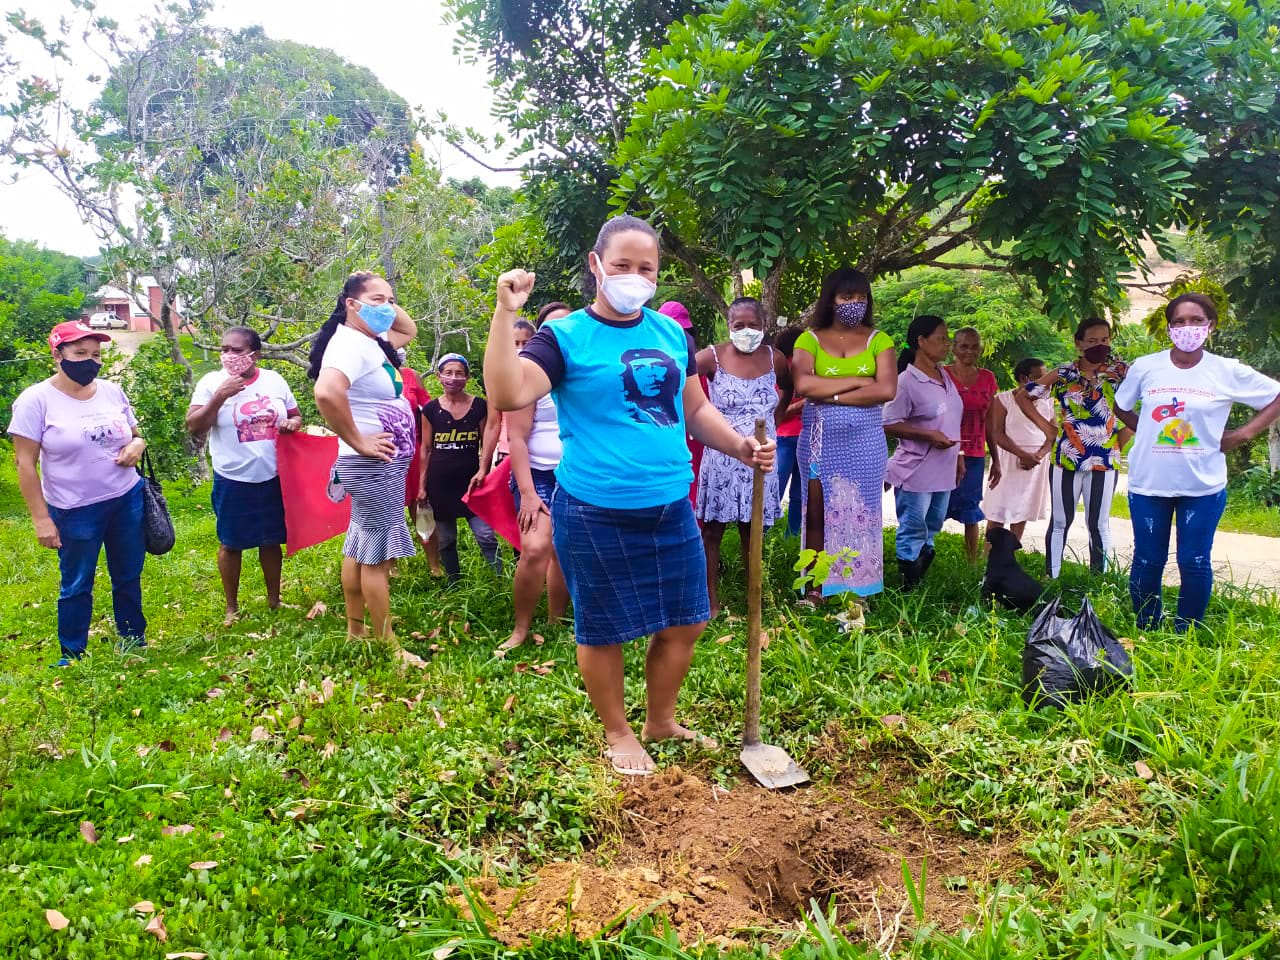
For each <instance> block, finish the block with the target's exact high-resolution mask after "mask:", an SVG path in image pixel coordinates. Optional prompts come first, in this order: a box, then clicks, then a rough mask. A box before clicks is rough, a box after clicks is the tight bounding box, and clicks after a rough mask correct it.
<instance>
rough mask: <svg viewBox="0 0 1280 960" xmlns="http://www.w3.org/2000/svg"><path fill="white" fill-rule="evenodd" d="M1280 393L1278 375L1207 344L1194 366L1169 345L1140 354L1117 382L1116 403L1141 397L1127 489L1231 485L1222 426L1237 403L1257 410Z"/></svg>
mask: <svg viewBox="0 0 1280 960" xmlns="http://www.w3.org/2000/svg"><path fill="white" fill-rule="evenodd" d="M1277 395H1280V383H1278V382H1277V381H1275V380H1272V379H1271V378H1270V377H1268V376H1265V375H1264V374H1261V373H1259V372H1258V371H1257V370H1254V369H1253V368H1252V367H1250V366H1248V365H1246V364H1243V363H1241V362H1240V361H1239V360H1232V359H1230V358H1228V357H1219V356H1217V355H1216V354H1212V353H1209V352H1208V351H1207V350H1206V351H1205V352H1204V353H1203V354H1202V355H1201V357H1200V362H1199V363H1197V364H1196V365H1195V366H1194V367H1191V368H1190V369H1187V370H1183V369H1180V368H1179V367H1176V366H1174V364H1173V360H1172V359H1171V358H1170V351H1168V350H1165V351H1164V352H1162V353H1151V354H1147V356H1145V357H1139V358H1138V359H1137V360H1135V361H1134V362H1133V365H1132V366H1130V367H1129V373H1128V376H1126V377H1125V378H1124V382H1123V383H1122V384H1120V386H1119V387H1118V388H1117V389H1116V406H1118V407H1119V408H1120V409H1122V410H1133V409H1134V408H1135V407H1137V405H1138V403H1139V401H1141V403H1142V409H1141V410H1140V411H1139V413H1138V433H1137V436H1136V437H1135V438H1134V441H1133V448H1132V451H1131V452H1130V454H1129V489H1130V490H1131V491H1133V492H1134V493H1137V494H1142V495H1143V496H1147V497H1203V496H1208V495H1210V494H1214V493H1217V492H1218V491H1220V490H1222V489H1224V488H1225V487H1226V485H1227V458H1226V455H1225V454H1223V452H1222V449H1221V447H1222V434H1223V432H1224V431H1225V430H1226V427H1227V417H1228V416H1230V414H1231V406H1232V404H1236V403H1243V404H1247V405H1248V406H1250V407H1253V409H1255V410H1259V409H1261V408H1262V407H1265V406H1266V405H1267V404H1269V403H1270V402H1271V401H1272V400H1274V399H1275V398H1276V396H1277Z"/></svg>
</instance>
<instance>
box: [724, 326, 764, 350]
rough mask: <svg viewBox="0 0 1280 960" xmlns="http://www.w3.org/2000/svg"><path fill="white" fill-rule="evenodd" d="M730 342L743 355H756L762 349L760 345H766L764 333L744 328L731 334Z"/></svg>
mask: <svg viewBox="0 0 1280 960" xmlns="http://www.w3.org/2000/svg"><path fill="white" fill-rule="evenodd" d="M729 342H730V343H732V344H733V345H734V346H735V347H736V348H737V349H738V350H740V351H742V352H743V353H755V352H756V351H757V350H759V349H760V344H762V343H764V331H763V330H753V329H751V328H750V327H743V328H742V329H741V330H734V331H731V332H730V334H729Z"/></svg>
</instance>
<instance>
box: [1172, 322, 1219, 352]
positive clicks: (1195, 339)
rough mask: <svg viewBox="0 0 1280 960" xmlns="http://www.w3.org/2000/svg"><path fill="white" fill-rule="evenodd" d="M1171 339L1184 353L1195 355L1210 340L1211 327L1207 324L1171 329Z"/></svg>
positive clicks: (1187, 325)
mask: <svg viewBox="0 0 1280 960" xmlns="http://www.w3.org/2000/svg"><path fill="white" fill-rule="evenodd" d="M1169 339H1170V340H1172V341H1173V345H1174V346H1175V347H1177V348H1178V349H1179V350H1181V351H1182V352H1183V353H1195V352H1196V351H1197V350H1199V349H1200V348H1201V347H1203V346H1204V342H1205V341H1206V340H1208V339H1209V325H1208V324H1207V323H1188V324H1184V325H1183V326H1181V327H1170V328H1169Z"/></svg>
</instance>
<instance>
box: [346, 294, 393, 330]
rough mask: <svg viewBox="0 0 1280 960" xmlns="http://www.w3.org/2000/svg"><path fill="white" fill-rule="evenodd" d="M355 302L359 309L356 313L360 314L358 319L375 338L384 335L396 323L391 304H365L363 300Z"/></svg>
mask: <svg viewBox="0 0 1280 960" xmlns="http://www.w3.org/2000/svg"><path fill="white" fill-rule="evenodd" d="M356 302H357V303H359V304H360V309H359V310H357V311H356V312H357V313H358V314H360V319H361V320H363V321H364V322H365V326H367V327H368V328H369V330H370V331H371V332H372V333H373V334H374V335H375V336H377V335H378V334H382V333H386V332H387V331H388V330H390V329H391V325H392V324H393V323H395V322H396V308H395V307H393V306H392V305H391V304H389V303H365V302H364V301H363V300H357V301H356Z"/></svg>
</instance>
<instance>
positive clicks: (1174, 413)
mask: <svg viewBox="0 0 1280 960" xmlns="http://www.w3.org/2000/svg"><path fill="white" fill-rule="evenodd" d="M1186 409H1187V405H1186V403H1185V402H1184V401H1182V400H1179V399H1178V398H1177V397H1172V398H1170V400H1169V402H1168V403H1162V404H1160V405H1159V406H1157V407H1155V408H1154V409H1152V411H1151V419H1152V420H1154V421H1155V422H1156V423H1158V424H1160V425H1161V426H1160V430H1159V432H1158V433H1157V434H1156V444H1157V445H1162V446H1172V447H1194V446H1198V445H1199V443H1200V440H1199V438H1198V437H1197V436H1196V432H1195V430H1194V428H1192V426H1191V424H1190V423H1189V422H1188V421H1186V420H1184V419H1182V417H1181V414H1182V413H1184V412H1185V411H1186Z"/></svg>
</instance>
